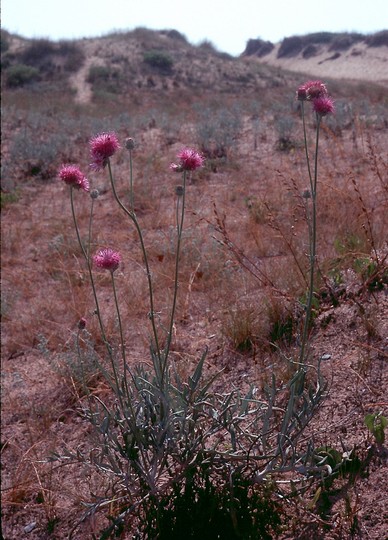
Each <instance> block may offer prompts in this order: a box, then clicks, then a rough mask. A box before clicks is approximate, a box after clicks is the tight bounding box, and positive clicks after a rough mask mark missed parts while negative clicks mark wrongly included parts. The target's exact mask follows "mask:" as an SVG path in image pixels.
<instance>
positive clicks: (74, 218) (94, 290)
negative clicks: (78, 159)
mask: <svg viewBox="0 0 388 540" xmlns="http://www.w3.org/2000/svg"><path fill="white" fill-rule="evenodd" d="M70 202H71V213H72V216H73V222H74V227H75V231H76V234H77V239H78V243H79V246H80V248H81V251H82V254H83V256H84V258H85V261H86V265H87V267H88V273H89V279H90V283H91V285H92V291H93V296H94V302H95V305H96V315H97V319H98V323H99V326H100V332H101V336H102V340H103V342H104V344H105V347H106V350H107V352H108V355H109V359H110V362H111V364H112V368H113V373H114V376H115V383H116V385H117V390H118V392H119V387H118V378H117V373H116V367H115V364H114V359H113V354H112V347H111V345H110V343H109V341H108V339H107V337H106V334H105V328H104V324H103V322H102V317H101V311H100V305H99V302H98V297H97V291H96V285H95V282H94V277H93V272H92V264H91V258H90V253H89V254H88V252H87V251H86V249H85V246H84V245H83V243H82V240H81V235H80V232H79V227H78V222H77V217H76V213H75V208H74V196H73V188H71V189H70ZM92 206H93V205H92ZM91 222H92V215H91V216H90V219H89V238H88V246H89V248H88V249H89V251H90V244H91V236H90V235H91Z"/></svg>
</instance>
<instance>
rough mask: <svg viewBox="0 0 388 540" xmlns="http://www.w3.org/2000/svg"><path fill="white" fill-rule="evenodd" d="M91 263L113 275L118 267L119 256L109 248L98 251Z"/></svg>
mask: <svg viewBox="0 0 388 540" xmlns="http://www.w3.org/2000/svg"><path fill="white" fill-rule="evenodd" d="M93 261H94V264H95V265H96V266H97V267H98V268H102V269H103V270H109V272H111V273H112V274H113V272H114V271H115V270H117V268H118V267H119V264H120V262H121V255H120V253H119V252H118V251H114V250H113V249H110V248H106V249H100V251H98V252H97V253H96V255H94V257H93Z"/></svg>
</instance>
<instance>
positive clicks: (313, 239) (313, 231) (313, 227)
mask: <svg viewBox="0 0 388 540" xmlns="http://www.w3.org/2000/svg"><path fill="white" fill-rule="evenodd" d="M320 122H321V117H320V116H319V115H318V114H317V130H316V140H315V157H314V178H312V177H311V171H310V164H309V160H308V161H307V162H308V169H309V175H310V183H311V203H312V212H311V223H309V231H310V232H309V236H310V242H309V244H310V245H309V251H310V253H309V255H310V257H309V258H310V279H309V291H308V297H307V304H306V315H305V321H304V327H303V335H302V343H301V348H300V355H299V363H298V367H300V366H301V365H304V364H305V356H306V346H307V341H308V332H309V327H310V322H311V312H312V305H313V298H314V277H315V263H316V244H317V180H318V146H319V128H320ZM306 155H308V154H307V151H306Z"/></svg>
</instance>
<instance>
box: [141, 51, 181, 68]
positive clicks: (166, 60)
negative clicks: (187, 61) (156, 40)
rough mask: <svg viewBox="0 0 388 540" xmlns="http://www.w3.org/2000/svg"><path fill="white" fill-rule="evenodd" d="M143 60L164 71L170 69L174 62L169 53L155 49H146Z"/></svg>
mask: <svg viewBox="0 0 388 540" xmlns="http://www.w3.org/2000/svg"><path fill="white" fill-rule="evenodd" d="M143 60H144V62H145V63H146V64H148V65H149V66H151V67H152V68H155V69H158V70H160V71H164V72H169V71H171V69H172V66H173V64H174V62H173V59H172V58H171V56H170V55H169V54H167V53H166V52H164V51H157V50H152V51H147V52H146V53H144V57H143Z"/></svg>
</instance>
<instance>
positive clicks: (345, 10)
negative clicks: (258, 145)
mask: <svg viewBox="0 0 388 540" xmlns="http://www.w3.org/2000/svg"><path fill="white" fill-rule="evenodd" d="M1 26H2V28H3V29H5V30H8V31H10V32H14V33H17V34H19V35H21V36H23V37H27V38H33V37H46V38H50V39H53V40H57V39H72V38H80V37H95V36H101V35H105V34H107V33H109V32H110V31H113V30H133V29H134V28H136V27H139V26H142V27H146V28H150V29H155V30H164V29H175V30H178V31H179V32H181V33H182V34H184V35H185V36H186V37H187V39H188V40H189V42H190V43H192V44H194V45H196V44H198V43H200V42H201V41H203V40H205V39H207V40H209V41H211V42H212V43H213V44H214V45H215V46H216V48H217V49H218V50H219V51H223V52H228V53H230V54H232V55H239V54H240V53H242V52H243V50H244V49H245V45H246V42H247V41H248V39H250V38H257V37H260V38H261V39H264V40H269V41H272V42H273V43H276V42H278V41H281V40H282V39H283V38H284V37H287V36H292V35H303V34H308V33H311V32H320V31H327V32H346V31H347V32H360V33H363V34H364V33H365V34H366V33H373V32H377V31H379V30H384V29H387V28H388V1H387V0H318V1H316V2H313V1H312V0H266V1H264V0H261V1H260V0H193V1H191V2H187V1H182V0H1Z"/></svg>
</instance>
